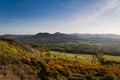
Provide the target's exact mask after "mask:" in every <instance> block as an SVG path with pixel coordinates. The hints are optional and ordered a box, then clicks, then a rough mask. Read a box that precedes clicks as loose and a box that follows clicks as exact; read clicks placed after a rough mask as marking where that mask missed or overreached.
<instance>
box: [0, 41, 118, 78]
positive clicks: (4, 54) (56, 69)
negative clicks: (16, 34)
mask: <svg viewBox="0 0 120 80" xmlns="http://www.w3.org/2000/svg"><path fill="white" fill-rule="evenodd" d="M18 43H19V42H16V41H14V40H11V39H0V80H39V79H40V80H67V79H68V80H73V79H74V80H76V79H78V80H82V79H80V78H82V77H84V78H86V79H88V80H98V79H97V78H99V79H100V80H104V79H105V77H106V75H107V74H110V73H114V75H116V76H117V77H119V78H120V70H119V69H117V68H113V67H109V66H102V65H98V64H90V63H81V62H77V61H70V60H60V59H49V58H47V59H41V55H39V54H35V53H34V51H33V50H30V49H32V48H28V47H27V46H25V45H24V46H23V45H22V44H18ZM53 53H55V54H56V52H53ZM64 56H65V54H64ZM66 56H68V55H66ZM70 56H71V57H70ZM72 56H73V55H69V58H72ZM88 56H89V55H88ZM88 56H85V55H84V57H86V58H87V57H88ZM79 57H80V56H79ZM84 57H83V58H84Z"/></svg>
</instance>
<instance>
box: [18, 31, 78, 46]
mask: <svg viewBox="0 0 120 80" xmlns="http://www.w3.org/2000/svg"><path fill="white" fill-rule="evenodd" d="M17 39H19V40H21V41H22V42H24V43H28V44H35V45H36V44H37V45H38V44H62V43H68V42H75V41H78V40H80V39H79V37H77V36H72V35H69V34H64V33H58V32H57V33H54V34H50V33H38V34H36V35H32V36H27V37H18V38H17Z"/></svg>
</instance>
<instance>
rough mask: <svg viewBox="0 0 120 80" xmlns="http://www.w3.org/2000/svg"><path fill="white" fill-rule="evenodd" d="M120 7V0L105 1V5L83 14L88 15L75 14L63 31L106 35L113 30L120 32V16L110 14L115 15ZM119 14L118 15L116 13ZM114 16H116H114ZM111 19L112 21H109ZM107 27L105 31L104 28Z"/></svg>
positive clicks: (94, 6) (94, 7)
mask: <svg viewBox="0 0 120 80" xmlns="http://www.w3.org/2000/svg"><path fill="white" fill-rule="evenodd" d="M119 6H120V1H119V0H104V3H103V4H99V3H98V5H93V6H92V8H91V9H86V10H84V12H83V13H86V12H87V13H88V15H86V14H85V15H84V14H82V15H81V14H78V13H79V12H78V13H77V14H75V16H73V17H72V18H71V20H68V21H66V22H65V23H64V24H63V26H61V27H64V29H61V31H64V32H65V28H66V30H68V31H67V32H73V31H75V32H84V33H86V32H90V33H99V32H101V33H105V32H110V33H112V32H113V31H112V30H118V29H119V30H120V28H118V25H120V23H119V22H118V21H120V20H119V19H118V18H119V17H118V15H116V16H110V15H109V14H113V11H114V10H117V9H118V8H119ZM116 14H117V13H116ZM113 15H114V14H113ZM116 18H117V22H114V19H116ZM109 19H111V20H109ZM105 27H107V29H106V30H105V29H104V28H105Z"/></svg>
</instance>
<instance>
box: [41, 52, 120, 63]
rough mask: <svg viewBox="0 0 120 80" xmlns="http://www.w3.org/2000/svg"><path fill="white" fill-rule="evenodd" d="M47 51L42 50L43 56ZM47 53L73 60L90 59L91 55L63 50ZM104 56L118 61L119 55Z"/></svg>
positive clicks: (51, 55)
mask: <svg viewBox="0 0 120 80" xmlns="http://www.w3.org/2000/svg"><path fill="white" fill-rule="evenodd" d="M47 53H48V52H44V53H43V54H44V56H46V55H47ZM49 53H50V58H56V59H65V60H73V61H79V62H91V61H92V55H88V54H71V53H63V52H56V51H50V52H49ZM75 56H77V57H75ZM104 58H105V59H106V60H114V61H120V56H110V55H104Z"/></svg>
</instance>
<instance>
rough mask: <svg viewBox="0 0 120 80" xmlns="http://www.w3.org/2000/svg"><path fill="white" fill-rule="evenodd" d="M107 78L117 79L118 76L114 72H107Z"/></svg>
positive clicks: (107, 79) (108, 79)
mask: <svg viewBox="0 0 120 80" xmlns="http://www.w3.org/2000/svg"><path fill="white" fill-rule="evenodd" d="M105 80H117V76H116V75H115V74H113V73H110V74H107V75H106V78H105Z"/></svg>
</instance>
